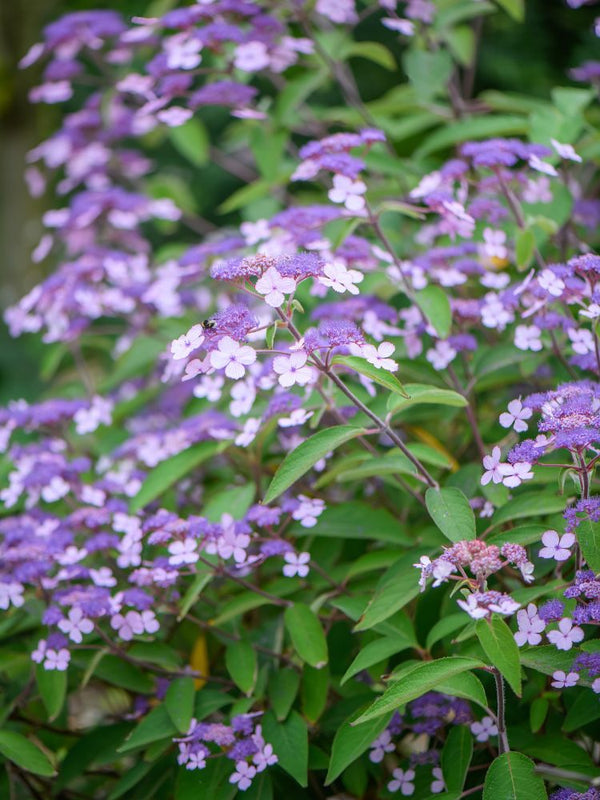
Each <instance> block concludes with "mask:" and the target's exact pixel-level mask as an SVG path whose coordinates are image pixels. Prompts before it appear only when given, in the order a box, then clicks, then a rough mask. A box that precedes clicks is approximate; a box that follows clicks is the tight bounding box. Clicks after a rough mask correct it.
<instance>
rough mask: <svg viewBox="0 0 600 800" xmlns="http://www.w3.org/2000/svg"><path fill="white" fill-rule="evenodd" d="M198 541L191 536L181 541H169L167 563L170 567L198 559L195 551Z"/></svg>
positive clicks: (190, 562)
mask: <svg viewBox="0 0 600 800" xmlns="http://www.w3.org/2000/svg"><path fill="white" fill-rule="evenodd" d="M197 546H198V542H197V541H196V540H195V539H192V538H191V537H187V538H186V539H184V540H183V541H180V540H176V541H174V542H171V544H170V545H169V547H168V550H169V564H170V565H171V566H172V567H179V566H182V565H183V564H195V563H196V561H198V558H199V556H198V552H197Z"/></svg>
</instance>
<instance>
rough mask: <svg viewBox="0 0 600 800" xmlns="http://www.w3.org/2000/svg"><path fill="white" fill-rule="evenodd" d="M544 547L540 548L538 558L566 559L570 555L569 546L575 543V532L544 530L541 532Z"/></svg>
mask: <svg viewBox="0 0 600 800" xmlns="http://www.w3.org/2000/svg"><path fill="white" fill-rule="evenodd" d="M542 543H543V545H544V547H542V549H541V550H540V553H539V555H540V558H553V559H554V560H555V561H566V560H567V559H568V558H570V556H571V547H573V545H574V544H575V534H573V533H564V534H563V535H562V536H560V535H559V534H558V533H557V531H552V530H550V531H546V532H545V533H543V534H542Z"/></svg>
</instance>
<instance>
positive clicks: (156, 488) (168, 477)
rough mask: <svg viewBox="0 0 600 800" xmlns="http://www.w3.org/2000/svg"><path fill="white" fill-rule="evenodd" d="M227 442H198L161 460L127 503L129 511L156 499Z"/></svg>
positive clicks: (220, 451)
mask: <svg viewBox="0 0 600 800" xmlns="http://www.w3.org/2000/svg"><path fill="white" fill-rule="evenodd" d="M228 444H229V443H228V442H199V444H195V445H193V446H192V447H188V449H187V450H183V451H182V452H181V453H177V455H176V456H173V457H172V458H167V459H166V460H165V461H161V463H160V464H158V466H156V467H154V469H153V470H152V471H151V472H150V473H149V474H148V476H147V477H146V479H145V480H144V483H143V485H142V488H141V489H140V490H139V492H138V493H137V494H136V495H135V497H133V498H132V499H131V501H130V503H129V511H130V512H131V513H132V514H135V512H136V511H139V510H140V509H142V508H144V506H146V505H148V503H151V502H152V501H153V500H156V498H157V497H160V495H161V494H163V493H164V492H166V491H167V489H169V488H170V487H171V486H173V484H174V483H177V481H179V480H181V479H182V478H184V477H185V476H186V475H187V474H188V473H189V472H191V471H192V470H193V469H195V468H196V467H198V466H200V464H203V463H204V462H205V461H208V459H209V458H212V457H213V456H215V455H217V453H222V452H223V450H225V448H226V447H227V445H228Z"/></svg>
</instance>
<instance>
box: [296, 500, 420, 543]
mask: <svg viewBox="0 0 600 800" xmlns="http://www.w3.org/2000/svg"><path fill="white" fill-rule="evenodd" d="M291 531H292V533H295V534H297V535H299V536H306V528H303V527H302V526H301V525H299V524H298V525H296V526H292V528H291ZM310 535H311V536H323V537H327V538H340V539H361V540H365V539H374V540H376V541H380V542H391V543H392V544H396V545H410V544H411V542H412V540H411V539H410V538H409V537H408V536H407V534H406V533H405V532H404V529H403V527H402V525H401V524H400V522H399V521H398V520H397V519H396V518H395V517H394V516H393V515H392V514H390V512H389V511H386V510H385V509H384V508H373V507H372V506H368V505H367V504H366V503H361V502H359V501H357V500H350V501H348V502H347V503H340V505H337V506H332V507H331V508H327V509H326V510H325V511H324V512H323V513H322V514H321V516H320V517H319V518H318V519H317V524H316V525H315V527H314V528H311V529H310Z"/></svg>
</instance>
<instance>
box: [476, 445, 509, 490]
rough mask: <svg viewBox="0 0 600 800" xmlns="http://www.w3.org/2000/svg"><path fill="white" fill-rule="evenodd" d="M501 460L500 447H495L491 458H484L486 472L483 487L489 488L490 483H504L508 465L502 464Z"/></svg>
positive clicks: (482, 479)
mask: <svg viewBox="0 0 600 800" xmlns="http://www.w3.org/2000/svg"><path fill="white" fill-rule="evenodd" d="M501 458H502V452H501V450H500V448H499V447H494V449H493V450H492V452H491V454H490V455H489V456H484V457H483V466H484V467H485V470H486V471H485V472H484V473H483V476H482V478H481V485H482V486H487V484H488V483H489V482H490V481H493V482H494V483H502V478H503V477H504V473H505V469H504V468H505V466H506V465H505V464H502V463H501Z"/></svg>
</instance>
